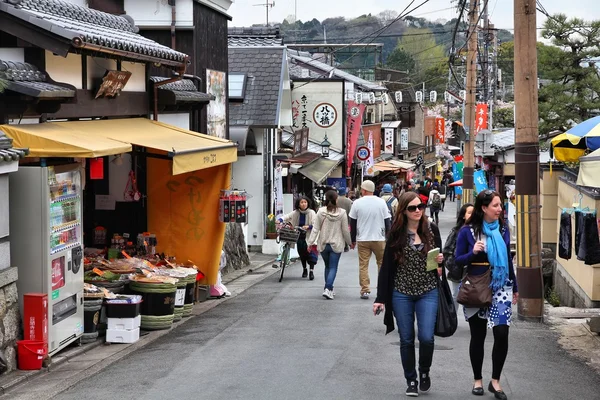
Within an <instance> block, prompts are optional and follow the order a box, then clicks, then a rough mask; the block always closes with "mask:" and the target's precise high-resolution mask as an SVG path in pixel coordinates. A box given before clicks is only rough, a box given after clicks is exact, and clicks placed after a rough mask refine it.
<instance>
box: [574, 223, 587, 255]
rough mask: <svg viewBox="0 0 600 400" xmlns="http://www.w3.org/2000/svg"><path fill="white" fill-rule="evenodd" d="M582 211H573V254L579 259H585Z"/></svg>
mask: <svg viewBox="0 0 600 400" xmlns="http://www.w3.org/2000/svg"><path fill="white" fill-rule="evenodd" d="M583 217H584V215H583V213H582V212H581V211H575V256H577V259H578V260H579V261H584V260H585V235H584V224H583Z"/></svg>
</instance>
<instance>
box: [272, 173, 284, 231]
mask: <svg viewBox="0 0 600 400" xmlns="http://www.w3.org/2000/svg"><path fill="white" fill-rule="evenodd" d="M282 169H283V168H282V167H281V165H278V166H277V167H276V168H275V177H274V179H273V180H274V182H273V195H274V197H275V219H279V218H283V178H282Z"/></svg>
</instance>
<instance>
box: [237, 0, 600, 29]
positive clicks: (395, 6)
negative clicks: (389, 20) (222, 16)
mask: <svg viewBox="0 0 600 400" xmlns="http://www.w3.org/2000/svg"><path fill="white" fill-rule="evenodd" d="M273 1H274V2H275V6H274V7H273V8H270V9H269V22H273V21H275V22H281V21H283V20H284V19H285V18H286V17H288V16H290V15H294V12H295V11H294V10H295V7H297V18H298V19H299V20H301V21H304V22H305V21H307V20H312V19H313V18H317V19H318V20H319V21H323V20H324V19H326V18H331V17H340V16H343V17H346V18H354V17H358V16H359V15H363V14H369V13H371V14H373V15H376V14H379V13H380V12H381V11H384V10H395V11H396V12H400V11H402V10H403V9H404V8H405V7H406V6H407V5H408V4H409V3H410V1H408V0H370V1H369V0H360V1H359V0H234V3H233V5H232V6H231V8H230V9H229V13H230V15H231V16H232V17H233V21H231V22H230V26H238V27H239V26H250V25H252V24H264V23H265V21H266V10H265V6H264V5H262V6H255V4H261V3H262V4H265V3H267V2H268V3H272V2H273ZM482 1H485V0H482ZM422 2H423V0H415V2H414V4H413V6H412V7H411V8H413V7H415V6H416V5H419V4H420V3H422ZM456 3H457V1H456V0H454V1H452V0H429V2H428V3H426V4H425V5H423V6H422V7H420V8H419V9H418V10H415V11H414V12H413V13H412V14H411V15H413V16H416V17H422V18H427V19H430V20H436V19H439V18H443V19H446V20H450V19H452V18H454V17H456V15H457V13H456V9H455V8H453V7H452V4H456ZM541 3H542V5H543V6H544V7H545V8H546V10H548V12H549V13H550V14H556V13H559V12H560V13H564V14H567V15H568V16H569V17H579V18H583V19H586V20H590V19H600V7H599V6H598V0H570V1H565V0H541ZM513 4H514V0H489V3H488V8H489V13H490V15H491V18H490V20H491V22H492V23H493V24H494V25H495V26H496V27H497V28H501V29H512V28H513V25H514V24H513V18H514V17H513ZM537 18H538V20H537V25H538V26H541V25H542V24H543V22H544V20H545V17H544V15H543V14H541V13H540V12H538V13H537Z"/></svg>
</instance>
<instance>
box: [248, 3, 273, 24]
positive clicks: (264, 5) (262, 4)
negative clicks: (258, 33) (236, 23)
mask: <svg viewBox="0 0 600 400" xmlns="http://www.w3.org/2000/svg"><path fill="white" fill-rule="evenodd" d="M253 5H254V6H255V7H256V6H258V7H264V8H266V9H267V28H268V27H269V8H273V7H275V1H274V0H273V1H272V2H268V1H266V2H265V3H260V4H253Z"/></svg>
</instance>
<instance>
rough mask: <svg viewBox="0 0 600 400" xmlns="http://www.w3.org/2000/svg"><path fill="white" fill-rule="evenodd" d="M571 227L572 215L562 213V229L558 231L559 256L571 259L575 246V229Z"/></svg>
mask: <svg viewBox="0 0 600 400" xmlns="http://www.w3.org/2000/svg"><path fill="white" fill-rule="evenodd" d="M571 228H572V227H571V215H570V214H568V213H566V212H563V213H562V214H561V215H560V230H559V231H558V256H559V257H560V258H564V259H565V260H569V259H571V249H572V246H573V231H572V229H571Z"/></svg>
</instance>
